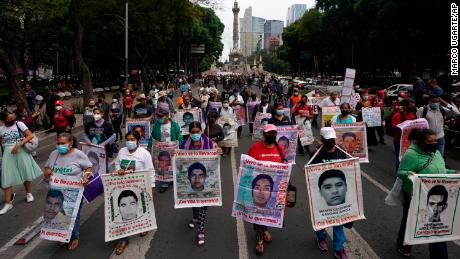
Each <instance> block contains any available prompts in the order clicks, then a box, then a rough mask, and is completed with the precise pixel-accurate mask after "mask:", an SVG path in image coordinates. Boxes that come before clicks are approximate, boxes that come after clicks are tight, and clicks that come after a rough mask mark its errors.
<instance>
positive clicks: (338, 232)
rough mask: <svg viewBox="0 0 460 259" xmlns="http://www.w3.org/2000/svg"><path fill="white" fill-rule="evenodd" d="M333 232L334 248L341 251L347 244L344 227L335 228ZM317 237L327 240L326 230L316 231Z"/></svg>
mask: <svg viewBox="0 0 460 259" xmlns="http://www.w3.org/2000/svg"><path fill="white" fill-rule="evenodd" d="M332 231H333V233H334V237H333V239H332V244H333V246H334V251H336V252H337V251H340V250H341V249H342V248H343V244H344V243H345V232H344V231H343V225H340V226H334V227H333V228H332ZM316 236H317V237H318V238H324V239H326V237H327V234H326V230H325V229H323V230H320V231H316Z"/></svg>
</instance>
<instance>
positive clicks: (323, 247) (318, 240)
mask: <svg viewBox="0 0 460 259" xmlns="http://www.w3.org/2000/svg"><path fill="white" fill-rule="evenodd" d="M316 243H317V244H318V248H319V250H321V252H323V253H325V252H327V241H326V239H325V238H319V237H317V238H316Z"/></svg>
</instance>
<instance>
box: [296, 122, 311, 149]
mask: <svg viewBox="0 0 460 259" xmlns="http://www.w3.org/2000/svg"><path fill="white" fill-rule="evenodd" d="M295 121H296V123H297V128H298V129H299V138H300V144H301V145H302V146H308V145H311V144H313V142H314V141H315V138H314V137H313V132H312V130H311V121H310V120H309V119H307V118H305V117H300V116H295Z"/></svg>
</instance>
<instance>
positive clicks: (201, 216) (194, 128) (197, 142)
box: [179, 121, 214, 246]
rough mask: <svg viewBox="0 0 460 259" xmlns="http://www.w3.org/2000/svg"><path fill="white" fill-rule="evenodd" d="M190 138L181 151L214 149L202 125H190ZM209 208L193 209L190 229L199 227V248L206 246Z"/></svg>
mask: <svg viewBox="0 0 460 259" xmlns="http://www.w3.org/2000/svg"><path fill="white" fill-rule="evenodd" d="M189 132H190V136H189V137H188V138H186V139H185V140H183V141H182V143H181V144H180V145H179V148H180V149H186V150H206V149H214V143H213V142H212V140H211V139H210V138H208V137H207V136H206V135H205V134H204V133H202V130H201V123H199V122H198V121H194V122H192V123H190V125H189ZM207 211H208V207H195V208H192V212H193V218H192V220H191V221H190V222H189V224H188V227H189V228H191V229H193V228H195V225H197V236H196V239H197V244H198V246H202V245H204V242H205V233H204V224H205V221H206V214H207Z"/></svg>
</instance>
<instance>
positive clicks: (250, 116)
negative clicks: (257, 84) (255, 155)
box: [246, 92, 260, 136]
mask: <svg viewBox="0 0 460 259" xmlns="http://www.w3.org/2000/svg"><path fill="white" fill-rule="evenodd" d="M259 103H260V100H259V98H257V94H256V93H255V92H252V93H251V98H250V99H249V100H248V101H247V102H246V109H247V120H248V124H249V136H252V132H253V131H254V118H255V117H256V116H255V113H254V111H255V109H256V107H257V105H258V104H259Z"/></svg>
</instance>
